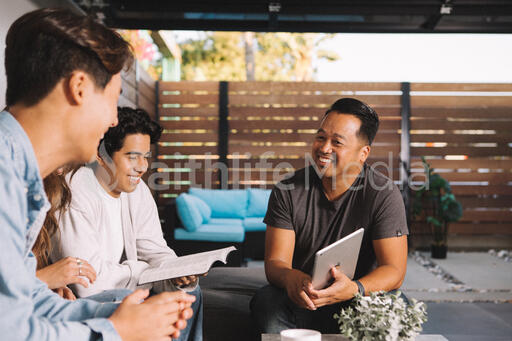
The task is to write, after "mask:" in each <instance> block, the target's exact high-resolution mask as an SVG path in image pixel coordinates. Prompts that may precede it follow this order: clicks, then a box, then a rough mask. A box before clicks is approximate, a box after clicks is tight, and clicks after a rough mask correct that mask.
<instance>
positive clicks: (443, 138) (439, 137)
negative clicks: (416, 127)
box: [411, 133, 512, 143]
mask: <svg viewBox="0 0 512 341" xmlns="http://www.w3.org/2000/svg"><path fill="white" fill-rule="evenodd" d="M411 142H448V143H453V142H457V143H482V142H490V143H493V142H496V143H498V142H499V143H512V134H510V133H509V134H506V133H501V134H485V135H480V134H411Z"/></svg>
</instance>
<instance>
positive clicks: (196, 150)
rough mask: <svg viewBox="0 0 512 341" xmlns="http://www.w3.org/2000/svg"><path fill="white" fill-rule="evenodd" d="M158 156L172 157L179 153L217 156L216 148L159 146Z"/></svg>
mask: <svg viewBox="0 0 512 341" xmlns="http://www.w3.org/2000/svg"><path fill="white" fill-rule="evenodd" d="M158 152H159V155H174V154H176V153H179V154H181V155H205V154H208V153H209V154H211V155H217V147H216V146H215V147H205V146H200V147H190V146H185V147H177V146H170V147H164V146H159V147H158Z"/></svg>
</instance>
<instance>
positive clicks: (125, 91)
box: [121, 83, 137, 103]
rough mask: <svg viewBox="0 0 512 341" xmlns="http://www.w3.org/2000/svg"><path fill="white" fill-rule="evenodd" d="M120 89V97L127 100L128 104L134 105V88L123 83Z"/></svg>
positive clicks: (135, 95)
mask: <svg viewBox="0 0 512 341" xmlns="http://www.w3.org/2000/svg"><path fill="white" fill-rule="evenodd" d="M121 89H122V94H121V96H123V97H124V98H126V99H128V100H129V101H130V102H133V103H136V98H137V90H135V88H134V87H133V86H132V85H131V84H129V83H123V84H122V85H121Z"/></svg>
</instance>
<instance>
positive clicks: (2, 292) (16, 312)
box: [0, 141, 120, 341]
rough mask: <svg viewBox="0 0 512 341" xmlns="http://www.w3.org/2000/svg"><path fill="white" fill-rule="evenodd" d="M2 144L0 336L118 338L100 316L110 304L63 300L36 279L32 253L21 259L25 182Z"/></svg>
mask: <svg viewBox="0 0 512 341" xmlns="http://www.w3.org/2000/svg"><path fill="white" fill-rule="evenodd" d="M1 142H2V141H0V250H1V256H0V315H1V318H0V333H1V336H0V338H1V339H2V340H49V341H54V340H109V341H110V340H112V341H114V340H116V341H117V340H120V337H119V335H118V334H117V332H116V330H115V329H114V326H113V324H112V323H111V322H110V321H109V320H107V319H106V318H105V317H108V316H110V314H112V312H113V311H114V310H115V308H116V305H115V304H102V303H97V302H93V301H89V300H77V301H73V302H72V301H67V300H64V299H62V298H61V297H60V296H58V295H57V294H55V293H53V292H52V291H51V290H49V289H48V287H47V286H46V285H45V284H44V283H42V282H41V281H39V280H38V279H37V278H36V276H35V258H34V257H33V255H32V254H31V253H30V255H29V259H25V258H24V249H25V245H26V233H27V231H26V224H27V198H26V194H25V192H24V183H23V180H22V179H21V178H20V177H19V175H18V174H16V172H15V171H14V165H13V160H12V159H11V158H10V156H9V155H8V151H7V150H6V148H4V147H5V145H2V144H3V143H1ZM30 258H33V259H30ZM31 262H33V263H31ZM31 265H32V266H31Z"/></svg>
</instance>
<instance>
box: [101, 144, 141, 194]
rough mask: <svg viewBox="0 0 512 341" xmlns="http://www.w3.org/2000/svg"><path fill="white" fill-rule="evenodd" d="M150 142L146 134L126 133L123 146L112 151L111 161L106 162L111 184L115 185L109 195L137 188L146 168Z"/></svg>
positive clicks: (128, 191)
mask: <svg viewBox="0 0 512 341" xmlns="http://www.w3.org/2000/svg"><path fill="white" fill-rule="evenodd" d="M150 142H151V140H150V137H149V135H146V134H130V135H126V137H125V138H124V141H123V147H122V148H121V149H120V150H118V151H116V152H114V153H113V155H112V161H111V162H106V164H107V167H108V168H109V173H110V172H112V173H113V177H112V178H111V179H112V182H111V184H113V186H115V187H114V188H113V189H112V190H110V192H109V193H110V195H112V196H114V197H119V195H120V194H121V193H122V192H127V193H130V192H133V191H134V190H135V189H136V188H137V185H138V184H139V182H140V178H141V176H142V175H144V173H146V171H147V170H148V160H149V158H150V157H151V151H150Z"/></svg>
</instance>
